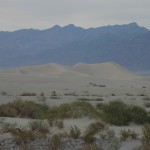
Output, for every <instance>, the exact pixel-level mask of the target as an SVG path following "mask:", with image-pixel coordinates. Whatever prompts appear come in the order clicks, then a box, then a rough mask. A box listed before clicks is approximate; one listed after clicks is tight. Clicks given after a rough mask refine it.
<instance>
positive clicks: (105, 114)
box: [97, 101, 150, 126]
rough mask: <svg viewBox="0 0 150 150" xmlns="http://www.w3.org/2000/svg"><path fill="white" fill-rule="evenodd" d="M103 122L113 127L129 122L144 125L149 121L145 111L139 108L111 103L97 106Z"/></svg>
mask: <svg viewBox="0 0 150 150" xmlns="http://www.w3.org/2000/svg"><path fill="white" fill-rule="evenodd" d="M97 107H98V109H99V111H100V117H101V118H102V119H103V121H105V122H107V123H110V124H114V125H118V126H120V125H128V124H129V123H131V122H134V123H136V124H144V123H147V122H149V121H150V118H149V115H148V113H147V112H146V110H145V109H144V108H142V107H139V106H133V105H127V104H125V103H123V102H121V101H112V102H109V103H108V104H101V105H98V106H97Z"/></svg>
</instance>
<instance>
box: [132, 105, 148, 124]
mask: <svg viewBox="0 0 150 150" xmlns="http://www.w3.org/2000/svg"><path fill="white" fill-rule="evenodd" d="M129 112H130V115H131V119H132V122H134V123H136V124H143V123H146V122H147V121H148V115H147V112H146V110H145V109H144V108H142V107H139V106H131V107H130V111H129Z"/></svg>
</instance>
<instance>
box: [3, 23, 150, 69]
mask: <svg viewBox="0 0 150 150" xmlns="http://www.w3.org/2000/svg"><path fill="white" fill-rule="evenodd" d="M149 57H150V30H148V29H146V28H144V27H140V26H138V25H137V24H136V23H130V24H125V25H114V26H104V27H98V28H89V29H84V28H81V27H76V26H74V25H73V24H70V25H67V26H64V27H60V26H58V25H56V26H54V27H52V28H50V29H46V30H35V29H22V30H17V31H14V32H3V31H1V32H0V69H7V68H13V67H20V66H29V65H39V64H46V63H51V62H54V63H59V64H63V65H74V64H77V63H79V62H83V63H89V64H91V63H102V62H106V61H113V62H116V63H118V64H120V65H123V66H124V67H127V68H128V69H131V70H136V71H146V70H150V58H149Z"/></svg>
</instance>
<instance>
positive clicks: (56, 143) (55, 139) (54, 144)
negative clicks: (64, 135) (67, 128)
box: [49, 134, 61, 150]
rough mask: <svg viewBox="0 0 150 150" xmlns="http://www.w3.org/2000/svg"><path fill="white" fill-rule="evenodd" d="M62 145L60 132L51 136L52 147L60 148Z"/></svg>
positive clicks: (53, 148)
mask: <svg viewBox="0 0 150 150" xmlns="http://www.w3.org/2000/svg"><path fill="white" fill-rule="evenodd" d="M60 145H61V135H59V134H54V135H53V136H52V137H51V141H50V145H49V147H50V149H52V150H58V148H59V147H60Z"/></svg>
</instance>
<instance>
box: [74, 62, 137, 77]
mask: <svg viewBox="0 0 150 150" xmlns="http://www.w3.org/2000/svg"><path fill="white" fill-rule="evenodd" d="M73 69H74V70H76V71H78V72H81V73H85V74H89V75H92V76H96V77H99V78H106V79H132V78H135V77H137V76H136V75H135V74H134V73H132V72H130V71H129V70H127V69H125V68H124V67H122V66H120V65H119V64H116V63H114V62H106V63H100V64H85V63H79V64H76V65H75V66H73Z"/></svg>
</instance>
